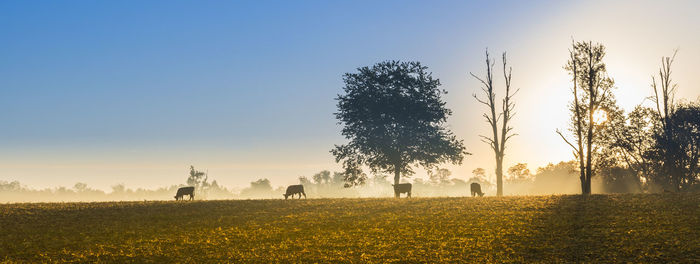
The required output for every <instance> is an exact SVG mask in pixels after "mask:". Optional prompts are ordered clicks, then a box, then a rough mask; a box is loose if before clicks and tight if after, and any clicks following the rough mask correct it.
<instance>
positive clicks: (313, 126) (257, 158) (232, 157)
mask: <svg viewBox="0 0 700 264" xmlns="http://www.w3.org/2000/svg"><path fill="white" fill-rule="evenodd" d="M697 10H700V2H698V1H398V0H397V1H2V2H0V181H14V180H17V181H20V182H21V183H22V184H23V185H25V186H27V187H31V188H48V187H56V186H68V187H70V186H73V184H75V183H76V182H83V183H87V184H88V185H89V186H91V187H93V188H98V189H102V190H110V186H113V185H116V184H124V185H126V186H127V187H129V188H138V187H143V188H156V187H163V186H170V185H174V184H182V183H184V182H185V180H186V178H187V174H188V168H189V166H190V165H194V166H195V167H196V168H197V169H201V170H206V171H208V173H209V178H210V179H215V180H217V182H218V183H219V184H221V185H223V186H226V187H232V188H241V187H245V186H246V185H248V184H249V182H251V181H254V180H256V179H260V178H268V179H270V180H271V181H272V184H273V185H274V186H282V185H287V184H292V183H295V182H297V178H298V177H299V176H307V177H308V176H311V175H312V174H314V173H316V172H318V171H321V170H326V169H327V170H332V171H339V170H340V169H341V168H340V166H339V165H338V164H336V163H335V160H334V158H333V156H332V155H331V154H330V153H329V150H330V149H332V148H333V145H334V144H343V143H345V142H346V140H345V139H344V138H343V137H342V136H341V135H340V129H341V128H340V126H339V125H338V124H337V121H336V120H335V119H334V116H333V113H334V112H335V111H336V106H335V103H336V102H335V100H334V98H335V97H336V96H337V95H338V94H339V93H341V92H342V87H343V82H342V75H343V74H344V73H346V72H353V71H355V70H356V69H357V68H358V67H362V66H370V65H373V64H375V63H377V62H381V61H384V60H404V61H420V62H422V63H423V64H424V65H426V66H428V67H429V70H430V71H431V72H433V76H434V77H437V78H439V79H440V80H441V83H442V87H441V88H443V89H445V90H447V91H448V94H447V95H446V96H445V97H444V98H445V100H446V102H447V107H449V108H450V109H452V110H453V111H454V113H453V115H452V116H451V117H450V118H449V119H448V124H447V125H448V126H449V127H450V128H451V129H452V131H453V132H454V133H455V134H456V135H457V136H458V137H459V138H460V139H463V140H464V143H465V145H466V147H467V151H469V152H471V153H473V155H471V156H468V157H466V159H465V160H464V162H463V164H461V165H444V166H443V167H445V168H448V169H450V170H451V171H452V172H453V177H456V178H461V179H464V180H466V179H467V178H469V177H470V176H471V171H472V170H473V169H475V168H477V167H482V168H485V169H486V170H487V171H488V172H489V174H490V175H493V172H492V171H493V167H494V166H495V165H494V164H495V163H494V157H493V153H492V152H491V151H490V149H489V147H488V146H487V145H486V144H485V143H483V142H481V141H480V139H479V136H478V135H480V134H481V135H487V133H488V127H487V125H486V123H485V122H484V120H483V119H482V117H481V114H482V112H483V111H484V110H485V109H484V106H483V105H480V104H478V103H477V102H476V101H475V100H474V98H473V97H472V94H473V93H475V92H478V91H479V89H480V86H479V82H478V81H477V80H475V79H474V78H472V77H470V76H469V74H468V73H469V72H473V73H475V74H477V75H480V76H483V74H484V73H485V64H484V59H485V57H484V51H485V49H486V48H488V49H489V51H490V52H491V53H492V56H493V57H495V58H499V61H498V62H497V65H499V63H500V54H501V52H504V51H507V54H508V61H509V64H510V65H511V66H512V67H513V72H512V74H513V77H512V86H513V87H514V88H519V89H520V92H519V94H518V95H517V96H516V97H515V101H516V112H517V115H516V116H515V119H514V121H513V126H514V129H515V132H516V133H518V134H519V135H518V136H517V137H514V138H513V139H512V141H511V142H510V145H509V146H508V149H507V152H506V158H505V167H506V168H507V167H510V166H511V165H514V164H515V163H527V164H528V166H529V168H530V169H531V170H535V169H536V168H537V167H539V166H544V165H546V164H547V163H549V162H559V161H562V160H571V159H572V158H573V157H572V154H571V152H570V150H569V149H568V147H567V146H566V144H565V143H564V142H563V141H562V140H561V139H560V138H559V137H558V136H557V134H555V130H556V129H557V128H566V126H567V120H568V113H567V111H566V110H565V109H566V105H567V103H568V102H569V101H570V100H571V98H570V97H571V95H570V94H569V89H570V87H571V83H570V81H569V77H568V75H567V73H566V71H565V70H564V69H563V66H564V64H565V63H566V60H567V56H568V49H569V48H570V46H571V41H572V39H575V40H586V41H588V40H590V41H593V42H600V43H602V44H603V45H605V46H606V48H607V56H606V57H605V59H604V61H605V62H606V63H607V69H608V73H609V75H610V76H611V77H612V78H613V79H614V80H615V83H616V87H617V88H616V90H615V95H616V97H617V99H618V103H619V105H620V106H621V107H622V108H624V109H626V110H628V111H629V110H631V109H632V108H633V107H634V106H635V105H638V104H645V105H649V101H648V100H645V98H646V97H648V96H650V95H651V94H652V89H651V87H650V81H651V75H652V74H654V73H655V72H657V71H658V67H659V66H660V62H661V61H660V59H661V57H662V56H670V55H672V54H673V51H674V49H679V51H678V55H677V58H676V61H675V62H674V65H673V73H672V74H673V75H672V78H673V79H674V80H675V82H676V83H678V85H679V88H678V94H677V98H678V99H682V100H689V101H694V100H699V99H700V87H699V86H698V83H700V75H698V74H697V65H696V63H693V62H698V61H700V16H697ZM501 74H502V73H501V72H497V74H496V75H495V77H496V85H497V87H496V88H497V89H499V91H501V90H500V89H503V86H502V85H503V81H502V75H501ZM499 95H502V93H499ZM418 172H419V173H418V174H417V175H416V176H415V177H423V176H424V175H425V173H424V172H423V171H421V170H418Z"/></svg>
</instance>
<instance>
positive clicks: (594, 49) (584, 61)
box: [557, 41, 615, 195]
mask: <svg viewBox="0 0 700 264" xmlns="http://www.w3.org/2000/svg"><path fill="white" fill-rule="evenodd" d="M572 46H573V47H572V50H569V56H570V59H569V61H568V63H567V65H566V66H565V67H564V68H565V69H566V70H567V71H569V74H571V75H572V77H573V83H574V87H573V89H572V93H573V96H574V99H573V101H572V103H571V106H570V111H571V113H572V114H571V124H570V128H569V130H570V131H571V132H572V133H573V135H574V142H575V143H576V144H574V143H572V142H571V141H570V140H568V139H567V138H566V137H565V136H564V134H563V133H562V132H561V131H560V130H557V133H558V134H559V135H560V136H561V138H562V139H563V140H564V141H565V142H566V143H567V144H568V145H569V146H571V148H572V149H573V153H574V156H575V157H576V158H578V160H579V168H580V180H581V193H582V194H585V195H587V194H590V193H591V178H592V177H593V173H594V169H595V168H594V167H595V164H596V162H595V160H594V157H593V156H594V155H596V150H595V149H594V148H597V145H596V144H597V143H598V141H600V137H598V136H597V135H598V133H599V132H600V130H601V129H602V128H604V127H603V126H602V124H603V123H604V121H605V119H606V118H602V120H596V118H595V117H596V116H604V115H605V113H607V111H606V110H609V109H612V108H613V106H614V105H615V98H614V96H613V94H612V89H613V87H614V82H613V80H612V79H611V78H610V77H608V74H607V70H606V68H605V63H604V62H603V57H604V56H605V47H604V46H603V45H602V44H599V43H596V44H595V45H594V44H593V43H592V42H590V41H589V42H576V43H574V44H572ZM601 114H602V115H601ZM584 133H585V134H584ZM584 146H585V148H584Z"/></svg>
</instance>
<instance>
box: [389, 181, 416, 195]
mask: <svg viewBox="0 0 700 264" xmlns="http://www.w3.org/2000/svg"><path fill="white" fill-rule="evenodd" d="M391 186H394V196H395V197H396V198H399V197H401V194H402V193H406V194H407V195H408V196H406V197H408V198H410V197H411V188H412V187H413V185H411V184H410V183H399V184H397V185H393V184H392V185H391Z"/></svg>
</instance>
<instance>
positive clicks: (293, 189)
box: [175, 182, 484, 201]
mask: <svg viewBox="0 0 700 264" xmlns="http://www.w3.org/2000/svg"><path fill="white" fill-rule="evenodd" d="M391 186H393V187H394V196H395V197H396V198H399V197H401V194H402V193H405V194H406V197H408V198H410V197H411V189H412V188H413V185H411V184H410V183H400V184H396V185H394V184H392V185H391ZM470 187H471V193H472V197H474V196H476V195H479V197H481V196H484V193H483V192H482V191H481V185H479V184H478V183H476V182H474V183H472V184H471V186H470ZM186 195H189V198H190V199H189V200H194V187H192V186H189V187H182V188H179V189H177V194H175V200H176V201H179V200H185V196H186ZM294 195H299V198H298V199H301V196H302V195H303V196H304V199H306V193H305V192H304V185H301V184H297V185H289V186H288V187H287V191H286V192H285V193H284V194H282V196H284V199H285V200H287V198H289V197H292V199H294Z"/></svg>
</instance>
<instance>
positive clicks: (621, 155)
mask: <svg viewBox="0 0 700 264" xmlns="http://www.w3.org/2000/svg"><path fill="white" fill-rule="evenodd" d="M607 123H608V125H607V127H609V128H610V129H607V130H606V132H609V133H604V134H603V137H604V139H603V140H604V143H603V144H601V149H602V152H603V156H605V157H604V159H605V160H604V161H603V164H601V165H600V167H602V168H601V170H600V171H601V172H603V173H602V174H601V176H603V177H604V178H605V179H604V180H605V183H606V185H611V184H612V185H616V186H618V187H611V188H612V189H610V190H611V191H612V192H618V191H619V190H625V189H626V190H630V191H639V190H641V188H642V186H641V184H642V182H644V181H647V180H649V179H650V175H651V174H652V173H654V171H655V169H654V168H655V167H656V161H654V160H653V159H651V158H650V157H649V155H648V152H649V150H651V148H652V147H653V145H654V144H655V143H654V136H655V135H656V134H657V133H658V130H659V129H660V128H661V126H660V124H659V122H658V118H656V115H655V113H654V110H653V109H651V108H648V107H642V106H641V105H640V106H636V107H635V108H634V110H632V112H629V113H628V114H627V115H624V114H623V113H622V111H621V110H619V112H618V113H614V114H612V115H609V118H608V121H607ZM620 181H622V183H619V182H620ZM625 184H627V185H630V184H633V185H635V186H634V187H635V188H636V189H632V187H630V186H623V185H625Z"/></svg>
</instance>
